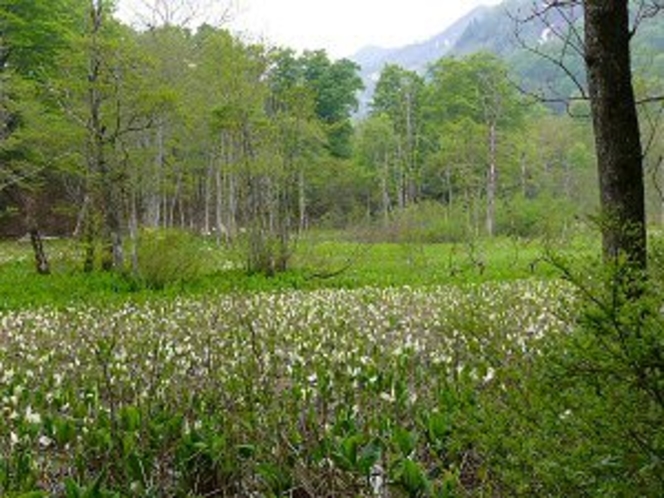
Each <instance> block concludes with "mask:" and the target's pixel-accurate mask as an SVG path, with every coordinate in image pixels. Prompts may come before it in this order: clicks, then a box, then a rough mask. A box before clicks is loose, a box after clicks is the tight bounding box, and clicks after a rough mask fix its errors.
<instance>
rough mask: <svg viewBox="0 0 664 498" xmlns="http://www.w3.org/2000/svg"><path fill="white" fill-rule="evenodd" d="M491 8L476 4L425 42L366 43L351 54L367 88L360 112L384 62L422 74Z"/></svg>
mask: <svg viewBox="0 0 664 498" xmlns="http://www.w3.org/2000/svg"><path fill="white" fill-rule="evenodd" d="M490 11H491V7H487V6H486V5H480V6H477V7H475V8H474V9H472V10H471V11H470V12H468V13H467V14H466V15H464V16H463V17H461V18H460V19H458V20H457V21H455V22H454V23H452V24H451V25H450V26H449V27H448V28H447V29H445V30H444V31H442V32H441V33H439V34H437V35H435V36H433V37H431V38H429V39H428V40H425V41H422V42H417V43H412V44H409V45H406V46H404V47H398V48H393V49H389V48H383V47H377V46H367V47H364V48H362V49H360V50H359V51H358V52H357V53H355V54H354V55H352V56H351V57H350V59H351V60H352V61H354V62H356V63H357V64H359V65H360V67H361V71H360V75H361V77H362V80H363V81H364V85H365V87H366V88H365V91H364V92H363V93H362V95H361V96H360V114H364V113H365V112H366V109H367V106H368V103H369V101H370V100H371V96H372V95H373V91H374V88H375V86H376V82H377V81H378V78H379V76H380V72H381V71H382V69H383V67H385V65H387V64H397V65H399V66H401V67H403V68H405V69H408V70H411V71H416V72H418V73H423V72H424V71H425V70H426V68H427V66H428V65H429V64H431V63H432V62H435V61H437V60H438V59H440V58H441V57H444V56H445V55H448V54H449V53H450V52H451V51H452V50H453V49H454V47H455V45H456V44H457V42H458V41H459V39H460V38H461V37H462V36H463V34H464V33H465V32H466V30H467V28H468V26H469V25H470V24H471V23H473V22H479V21H481V20H482V18H483V17H484V16H486V15H487V14H488V13H489V12H490ZM363 111H364V112H363Z"/></svg>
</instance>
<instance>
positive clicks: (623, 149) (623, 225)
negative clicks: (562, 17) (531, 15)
mask: <svg viewBox="0 0 664 498" xmlns="http://www.w3.org/2000/svg"><path fill="white" fill-rule="evenodd" d="M628 3H629V2H628V0H610V1H608V0H584V1H583V7H584V17H585V59H586V66H587V72H588V93H589V97H590V103H591V109H592V116H593V126H594V130H595V143H596V149H597V150H596V155H597V162H598V171H599V180H600V192H601V209H602V237H603V246H604V257H605V259H606V260H607V261H615V260H616V259H617V258H620V257H622V258H625V259H626V260H627V262H628V264H629V265H630V266H632V267H633V268H634V269H637V270H645V268H646V223H645V205H644V204H645V202H644V187H643V154H642V149H641V137H640V131H639V122H638V117H637V111H636V103H635V98H634V88H633V86H632V73H631V61H630V39H631V31H630V26H629V11H628Z"/></svg>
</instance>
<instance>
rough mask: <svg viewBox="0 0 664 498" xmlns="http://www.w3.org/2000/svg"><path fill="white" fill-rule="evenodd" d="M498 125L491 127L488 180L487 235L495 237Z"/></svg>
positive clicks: (494, 124) (491, 125)
mask: <svg viewBox="0 0 664 498" xmlns="http://www.w3.org/2000/svg"><path fill="white" fill-rule="evenodd" d="M496 142H497V140H496V123H495V122H493V123H491V124H490V125H489V169H488V171H487V179H486V233H487V235H488V236H489V237H493V234H494V232H495V224H496V188H497V180H498V170H497V166H496Z"/></svg>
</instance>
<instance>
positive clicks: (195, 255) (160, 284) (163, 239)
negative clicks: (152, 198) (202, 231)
mask: <svg viewBox="0 0 664 498" xmlns="http://www.w3.org/2000/svg"><path fill="white" fill-rule="evenodd" d="M209 259H210V255H209V254H208V250H206V248H205V246H204V245H203V244H202V243H201V240H200V239H198V238H196V237H195V236H194V235H192V234H190V233H188V232H185V231H181V230H173V229H170V230H145V231H143V232H142V233H141V235H140V237H139V242H138V250H137V260H138V261H137V262H138V268H137V274H136V275H135V278H136V279H137V281H138V283H139V284H140V285H142V286H145V287H147V288H150V289H163V288H164V287H166V286H168V285H172V284H178V283H182V282H187V281H192V280H195V279H197V278H200V277H201V276H202V275H203V274H204V273H205V271H206V269H207V268H206V263H207V262H208V261H209Z"/></svg>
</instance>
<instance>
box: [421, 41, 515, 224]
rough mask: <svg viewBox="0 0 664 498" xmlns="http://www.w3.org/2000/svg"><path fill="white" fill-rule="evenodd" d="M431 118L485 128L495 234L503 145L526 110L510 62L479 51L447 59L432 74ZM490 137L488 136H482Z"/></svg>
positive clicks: (489, 220)
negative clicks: (509, 70) (509, 71)
mask: <svg viewBox="0 0 664 498" xmlns="http://www.w3.org/2000/svg"><path fill="white" fill-rule="evenodd" d="M425 112H426V114H427V120H428V122H429V123H432V124H433V125H430V126H433V134H434V137H435V135H436V134H439V133H440V128H439V129H438V131H436V126H438V127H440V126H441V124H445V123H450V122H452V123H453V122H455V121H459V120H462V119H468V120H470V121H472V122H473V123H475V124H477V125H479V128H477V130H478V131H479V132H480V133H479V136H477V137H476V140H478V141H480V142H483V143H485V144H486V153H485V159H484V161H482V162H483V163H484V165H485V166H484V167H485V188H484V199H485V204H486V216H485V231H486V233H487V234H488V235H493V234H494V232H495V216H496V200H497V195H498V173H499V164H498V160H499V147H500V145H501V138H503V139H504V137H503V136H502V134H503V131H504V132H507V131H509V130H510V129H513V128H515V127H518V126H519V125H520V123H521V122H522V119H523V106H522V104H521V102H520V96H519V94H518V92H517V90H516V89H515V88H514V87H513V86H512V85H511V84H510V82H509V81H508V78H507V71H506V68H505V66H504V64H503V63H502V62H501V61H500V60H499V59H498V58H497V57H495V56H493V55H490V54H486V53H479V54H475V55H472V56H470V57H468V58H466V59H460V60H457V59H446V58H444V59H441V60H440V61H438V62H437V63H435V64H434V65H433V66H432V67H431V70H430V83H429V85H428V86H427V97H426V111H425ZM482 135H484V136H482Z"/></svg>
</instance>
